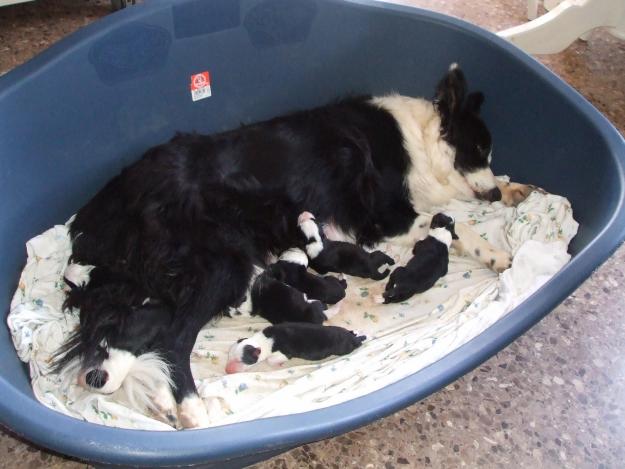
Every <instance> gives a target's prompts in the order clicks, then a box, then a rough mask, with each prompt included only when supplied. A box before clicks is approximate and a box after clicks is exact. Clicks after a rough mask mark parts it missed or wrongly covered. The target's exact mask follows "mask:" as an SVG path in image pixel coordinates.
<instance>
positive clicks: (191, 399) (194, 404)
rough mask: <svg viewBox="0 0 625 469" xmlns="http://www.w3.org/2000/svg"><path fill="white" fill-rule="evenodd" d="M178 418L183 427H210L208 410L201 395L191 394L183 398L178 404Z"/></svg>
mask: <svg viewBox="0 0 625 469" xmlns="http://www.w3.org/2000/svg"><path fill="white" fill-rule="evenodd" d="M178 420H179V422H180V426H181V427H182V428H205V427H208V425H209V424H210V420H209V418H208V412H207V411H206V406H205V405H204V401H203V400H202V399H201V398H200V396H198V395H197V394H191V395H189V396H186V397H185V398H184V399H183V400H182V402H181V403H180V404H179V405H178Z"/></svg>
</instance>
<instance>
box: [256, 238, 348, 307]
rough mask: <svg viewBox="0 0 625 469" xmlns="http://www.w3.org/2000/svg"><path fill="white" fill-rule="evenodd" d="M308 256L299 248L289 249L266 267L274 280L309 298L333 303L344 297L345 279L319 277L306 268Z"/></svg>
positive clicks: (329, 276)
mask: <svg viewBox="0 0 625 469" xmlns="http://www.w3.org/2000/svg"><path fill="white" fill-rule="evenodd" d="M307 267H308V257H307V256H306V253H304V251H302V250H301V249H297V248H294V249H289V250H288V251H285V252H284V253H282V255H281V256H280V258H279V259H278V261H277V262H276V263H274V264H272V265H270V266H269V267H268V270H269V271H270V272H271V274H272V275H273V277H274V278H275V279H276V280H280V281H281V282H284V283H286V284H287V285H290V286H291V287H293V288H296V289H297V290H299V291H301V292H303V293H305V294H306V295H307V296H308V297H309V298H312V299H315V300H319V301H321V302H323V303H328V304H335V303H338V302H339V301H341V300H342V299H343V298H345V289H346V288H347V281H345V280H344V279H341V280H339V279H338V278H336V277H332V276H331V275H327V276H325V277H321V276H319V275H315V274H313V273H311V272H309V271H308V270H307Z"/></svg>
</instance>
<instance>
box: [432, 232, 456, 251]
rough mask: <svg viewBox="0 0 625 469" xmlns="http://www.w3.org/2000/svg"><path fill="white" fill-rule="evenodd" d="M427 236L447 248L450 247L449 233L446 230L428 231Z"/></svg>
mask: <svg viewBox="0 0 625 469" xmlns="http://www.w3.org/2000/svg"><path fill="white" fill-rule="evenodd" d="M429 235H430V236H431V237H432V238H435V239H437V240H438V241H440V242H441V243H443V244H444V245H445V246H447V248H449V246H451V241H452V239H451V233H450V232H449V230H448V229H446V228H433V229H431V230H430V233H429Z"/></svg>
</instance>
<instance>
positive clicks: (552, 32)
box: [498, 0, 625, 54]
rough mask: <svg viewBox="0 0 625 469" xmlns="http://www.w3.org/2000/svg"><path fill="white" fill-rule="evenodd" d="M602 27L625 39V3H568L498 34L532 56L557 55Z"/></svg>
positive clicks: (602, 0)
mask: <svg viewBox="0 0 625 469" xmlns="http://www.w3.org/2000/svg"><path fill="white" fill-rule="evenodd" d="M601 26H605V27H608V28H609V29H608V31H610V32H611V33H612V34H613V35H615V36H616V37H620V38H625V1H623V0H564V1H563V2H562V3H560V4H559V5H557V6H556V7H555V8H554V9H553V10H551V11H550V12H549V13H547V14H545V15H543V16H541V17H539V18H536V19H535V20H533V21H530V22H528V23H525V24H522V25H520V26H515V27H513V28H509V29H506V30H504V31H500V32H499V33H498V34H499V35H500V36H501V37H503V38H505V39H508V40H509V41H510V42H512V43H513V44H516V45H517V46H519V47H520V48H521V49H523V50H525V51H526V52H528V53H530V54H555V53H557V52H561V51H563V50H564V49H566V48H567V47H568V46H569V45H570V44H571V43H573V41H575V40H576V39H577V38H579V37H580V36H582V35H584V34H586V33H588V32H589V31H592V30H593V29H595V28H598V27H601Z"/></svg>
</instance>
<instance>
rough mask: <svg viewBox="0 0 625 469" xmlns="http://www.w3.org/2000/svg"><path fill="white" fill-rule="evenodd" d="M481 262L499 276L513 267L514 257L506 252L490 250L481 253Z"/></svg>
mask: <svg viewBox="0 0 625 469" xmlns="http://www.w3.org/2000/svg"><path fill="white" fill-rule="evenodd" d="M480 260H481V261H482V262H483V263H484V264H485V265H486V266H487V267H488V268H490V269H491V270H493V271H495V272H497V273H498V274H500V273H502V272H503V271H504V270H507V269H509V268H510V267H512V256H511V255H510V254H509V253H507V252H506V251H500V250H498V249H488V250H486V252H483V253H481V255H480Z"/></svg>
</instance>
